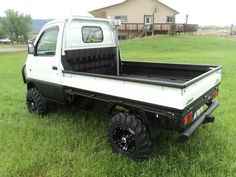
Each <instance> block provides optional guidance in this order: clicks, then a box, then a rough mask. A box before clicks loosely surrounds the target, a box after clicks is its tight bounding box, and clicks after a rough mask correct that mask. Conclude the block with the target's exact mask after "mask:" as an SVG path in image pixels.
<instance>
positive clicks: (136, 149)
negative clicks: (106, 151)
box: [109, 113, 151, 161]
mask: <svg viewBox="0 0 236 177" xmlns="http://www.w3.org/2000/svg"><path fill="white" fill-rule="evenodd" d="M109 142H110V144H111V147H112V149H113V151H114V152H119V153H121V154H123V155H126V156H128V157H129V158H131V159H133V160H135V161H143V160H145V159H147V158H148V156H149V155H150V152H151V138H150V134H149V132H148V130H147V128H146V126H145V125H144V124H143V123H142V122H141V121H140V120H139V119H137V118H136V117H135V116H134V115H130V114H128V113H119V114H116V115H115V116H114V117H113V118H112V119H111V121H110V124H109Z"/></svg>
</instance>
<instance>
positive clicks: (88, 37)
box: [82, 26, 103, 43]
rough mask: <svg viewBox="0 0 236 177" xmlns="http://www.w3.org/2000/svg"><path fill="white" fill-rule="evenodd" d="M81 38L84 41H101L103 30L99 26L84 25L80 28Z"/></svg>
mask: <svg viewBox="0 0 236 177" xmlns="http://www.w3.org/2000/svg"><path fill="white" fill-rule="evenodd" d="M82 38H83V42H84V43H98V42H102V41H103V32H102V29H101V28H100V27H95V26H84V27H83V28H82Z"/></svg>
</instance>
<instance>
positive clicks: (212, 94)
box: [211, 90, 218, 99]
mask: <svg viewBox="0 0 236 177" xmlns="http://www.w3.org/2000/svg"><path fill="white" fill-rule="evenodd" d="M217 96H218V91H217V90H214V91H213V92H212V93H211V97H212V99H215V98H216V97H217Z"/></svg>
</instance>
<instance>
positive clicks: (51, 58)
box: [29, 26, 64, 102]
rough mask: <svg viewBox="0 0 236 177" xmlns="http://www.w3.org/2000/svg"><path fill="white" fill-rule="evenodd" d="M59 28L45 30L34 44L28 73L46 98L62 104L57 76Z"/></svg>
mask: <svg viewBox="0 0 236 177" xmlns="http://www.w3.org/2000/svg"><path fill="white" fill-rule="evenodd" d="M58 34H59V27H58V26H53V27H50V28H47V29H45V30H44V31H43V32H42V33H41V35H40V37H39V38H38V40H37V42H36V43H35V54H34V56H32V57H31V61H30V65H29V66H30V69H29V70H30V73H31V75H32V77H33V79H34V83H36V86H37V88H38V89H39V91H40V92H41V93H42V94H43V96H45V97H47V98H51V99H53V100H55V101H58V102H63V100H64V97H63V89H62V86H61V79H60V74H59V70H60V68H59V60H60V57H61V51H60V46H58V42H57V41H58V38H59V37H58V36H59V35H58Z"/></svg>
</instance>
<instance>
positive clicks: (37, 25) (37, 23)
mask: <svg viewBox="0 0 236 177" xmlns="http://www.w3.org/2000/svg"><path fill="white" fill-rule="evenodd" d="M51 20H52V19H33V20H32V31H31V33H32V34H37V33H38V32H39V31H40V29H41V28H42V26H43V25H44V24H46V23H47V22H49V21H51Z"/></svg>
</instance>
